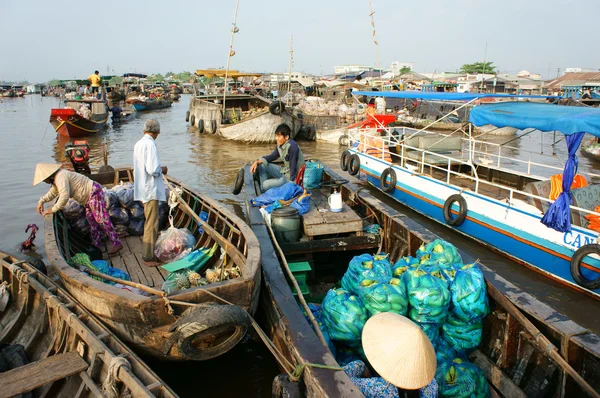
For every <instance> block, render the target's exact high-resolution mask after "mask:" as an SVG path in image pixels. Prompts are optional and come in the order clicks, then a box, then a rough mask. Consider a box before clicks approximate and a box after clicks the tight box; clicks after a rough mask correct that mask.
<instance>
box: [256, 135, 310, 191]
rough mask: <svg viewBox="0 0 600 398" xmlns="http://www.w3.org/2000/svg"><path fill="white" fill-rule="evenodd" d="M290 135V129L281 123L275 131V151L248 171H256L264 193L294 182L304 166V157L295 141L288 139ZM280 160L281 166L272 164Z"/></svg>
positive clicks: (259, 160)
mask: <svg viewBox="0 0 600 398" xmlns="http://www.w3.org/2000/svg"><path fill="white" fill-rule="evenodd" d="M291 133H292V131H291V129H290V127H289V126H288V125H287V124H285V123H282V124H280V125H279V126H277V128H276V129H275V141H277V146H276V147H275V150H274V151H273V152H272V153H271V154H269V155H267V156H264V157H262V158H260V159H258V160H256V161H255V162H254V163H252V166H250V171H251V172H252V173H253V174H254V173H256V170H257V169H258V178H259V180H260V189H261V190H262V192H266V191H267V190H269V189H271V188H277V187H280V186H282V185H284V184H285V183H286V182H288V181H295V180H296V176H297V175H298V171H300V169H301V168H302V166H304V155H303V154H302V150H300V147H299V146H298V144H296V141H294V140H292V139H291V138H290V134H291ZM278 159H279V160H281V161H282V162H283V166H277V165H276V164H273V163H272V162H274V161H276V160H278Z"/></svg>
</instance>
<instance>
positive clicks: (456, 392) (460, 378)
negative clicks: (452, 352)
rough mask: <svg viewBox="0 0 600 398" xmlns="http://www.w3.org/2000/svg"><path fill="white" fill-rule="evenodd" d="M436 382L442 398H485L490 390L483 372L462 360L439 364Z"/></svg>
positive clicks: (456, 359)
mask: <svg viewBox="0 0 600 398" xmlns="http://www.w3.org/2000/svg"><path fill="white" fill-rule="evenodd" d="M435 380H436V381H437V383H438V386H439V391H438V393H439V396H440V397H469V398H484V397H489V396H490V390H489V387H488V384H487V381H486V379H485V374H484V373H483V370H481V369H479V368H478V367H477V366H475V365H473V364H472V363H470V362H468V361H465V360H463V359H461V358H455V359H454V360H452V361H444V362H442V363H438V367H437V369H436V371H435Z"/></svg>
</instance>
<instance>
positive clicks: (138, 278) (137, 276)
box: [121, 254, 149, 286]
mask: <svg viewBox="0 0 600 398" xmlns="http://www.w3.org/2000/svg"><path fill="white" fill-rule="evenodd" d="M121 257H123V260H125V266H126V267H127V270H128V273H129V277H130V278H131V280H132V281H133V282H136V283H141V284H142V285H146V286H148V283H149V282H148V279H146V275H144V272H143V271H142V269H141V266H140V263H139V262H138V260H137V258H135V255H133V254H126V255H124V256H121Z"/></svg>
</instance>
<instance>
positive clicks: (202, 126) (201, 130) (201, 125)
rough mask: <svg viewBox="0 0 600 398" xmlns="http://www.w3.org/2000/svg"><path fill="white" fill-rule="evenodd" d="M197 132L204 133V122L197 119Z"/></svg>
mask: <svg viewBox="0 0 600 398" xmlns="http://www.w3.org/2000/svg"><path fill="white" fill-rule="evenodd" d="M198 132H199V133H204V120H202V119H198Z"/></svg>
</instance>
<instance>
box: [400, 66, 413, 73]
mask: <svg viewBox="0 0 600 398" xmlns="http://www.w3.org/2000/svg"><path fill="white" fill-rule="evenodd" d="M411 70H412V69H410V66H406V65H405V66H403V67H402V68H400V74H401V75H403V74H405V73H408V72H410V71H411Z"/></svg>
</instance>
